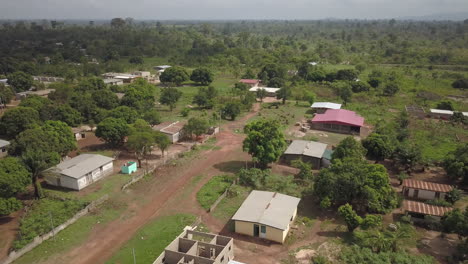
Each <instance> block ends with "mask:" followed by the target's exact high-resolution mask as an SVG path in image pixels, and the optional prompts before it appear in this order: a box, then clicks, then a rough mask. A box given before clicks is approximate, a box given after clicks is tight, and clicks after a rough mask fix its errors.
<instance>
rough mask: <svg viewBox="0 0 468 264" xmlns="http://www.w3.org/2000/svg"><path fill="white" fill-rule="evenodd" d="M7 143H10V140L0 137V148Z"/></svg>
mask: <svg viewBox="0 0 468 264" xmlns="http://www.w3.org/2000/svg"><path fill="white" fill-rule="evenodd" d="M8 145H10V141H6V140H3V139H0V148H3V147H6V146H8Z"/></svg>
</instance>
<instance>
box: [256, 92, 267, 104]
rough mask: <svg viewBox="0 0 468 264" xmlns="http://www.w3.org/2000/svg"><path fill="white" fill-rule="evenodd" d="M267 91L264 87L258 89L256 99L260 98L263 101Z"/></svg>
mask: <svg viewBox="0 0 468 264" xmlns="http://www.w3.org/2000/svg"><path fill="white" fill-rule="evenodd" d="M267 94H268V93H267V91H266V90H265V89H258V90H257V93H256V96H257V98H258V99H260V101H261V102H263V98H265V97H266V96H267Z"/></svg>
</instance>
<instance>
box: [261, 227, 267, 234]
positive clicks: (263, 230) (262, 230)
mask: <svg viewBox="0 0 468 264" xmlns="http://www.w3.org/2000/svg"><path fill="white" fill-rule="evenodd" d="M260 232H261V233H263V234H266V226H260Z"/></svg>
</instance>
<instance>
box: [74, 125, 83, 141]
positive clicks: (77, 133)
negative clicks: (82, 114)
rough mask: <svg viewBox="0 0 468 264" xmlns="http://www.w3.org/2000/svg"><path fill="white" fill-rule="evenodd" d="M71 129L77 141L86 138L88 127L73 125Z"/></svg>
mask: <svg viewBox="0 0 468 264" xmlns="http://www.w3.org/2000/svg"><path fill="white" fill-rule="evenodd" d="M71 130H72V132H73V135H74V136H75V139H76V141H78V140H82V139H84V138H86V129H83V128H81V127H72V128H71Z"/></svg>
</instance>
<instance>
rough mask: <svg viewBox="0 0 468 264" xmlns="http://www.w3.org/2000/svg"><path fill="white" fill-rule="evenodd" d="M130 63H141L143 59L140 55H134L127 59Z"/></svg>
mask: <svg viewBox="0 0 468 264" xmlns="http://www.w3.org/2000/svg"><path fill="white" fill-rule="evenodd" d="M128 62H130V63H131V64H143V62H144V60H143V58H142V57H141V56H134V57H131V58H130V59H128Z"/></svg>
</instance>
